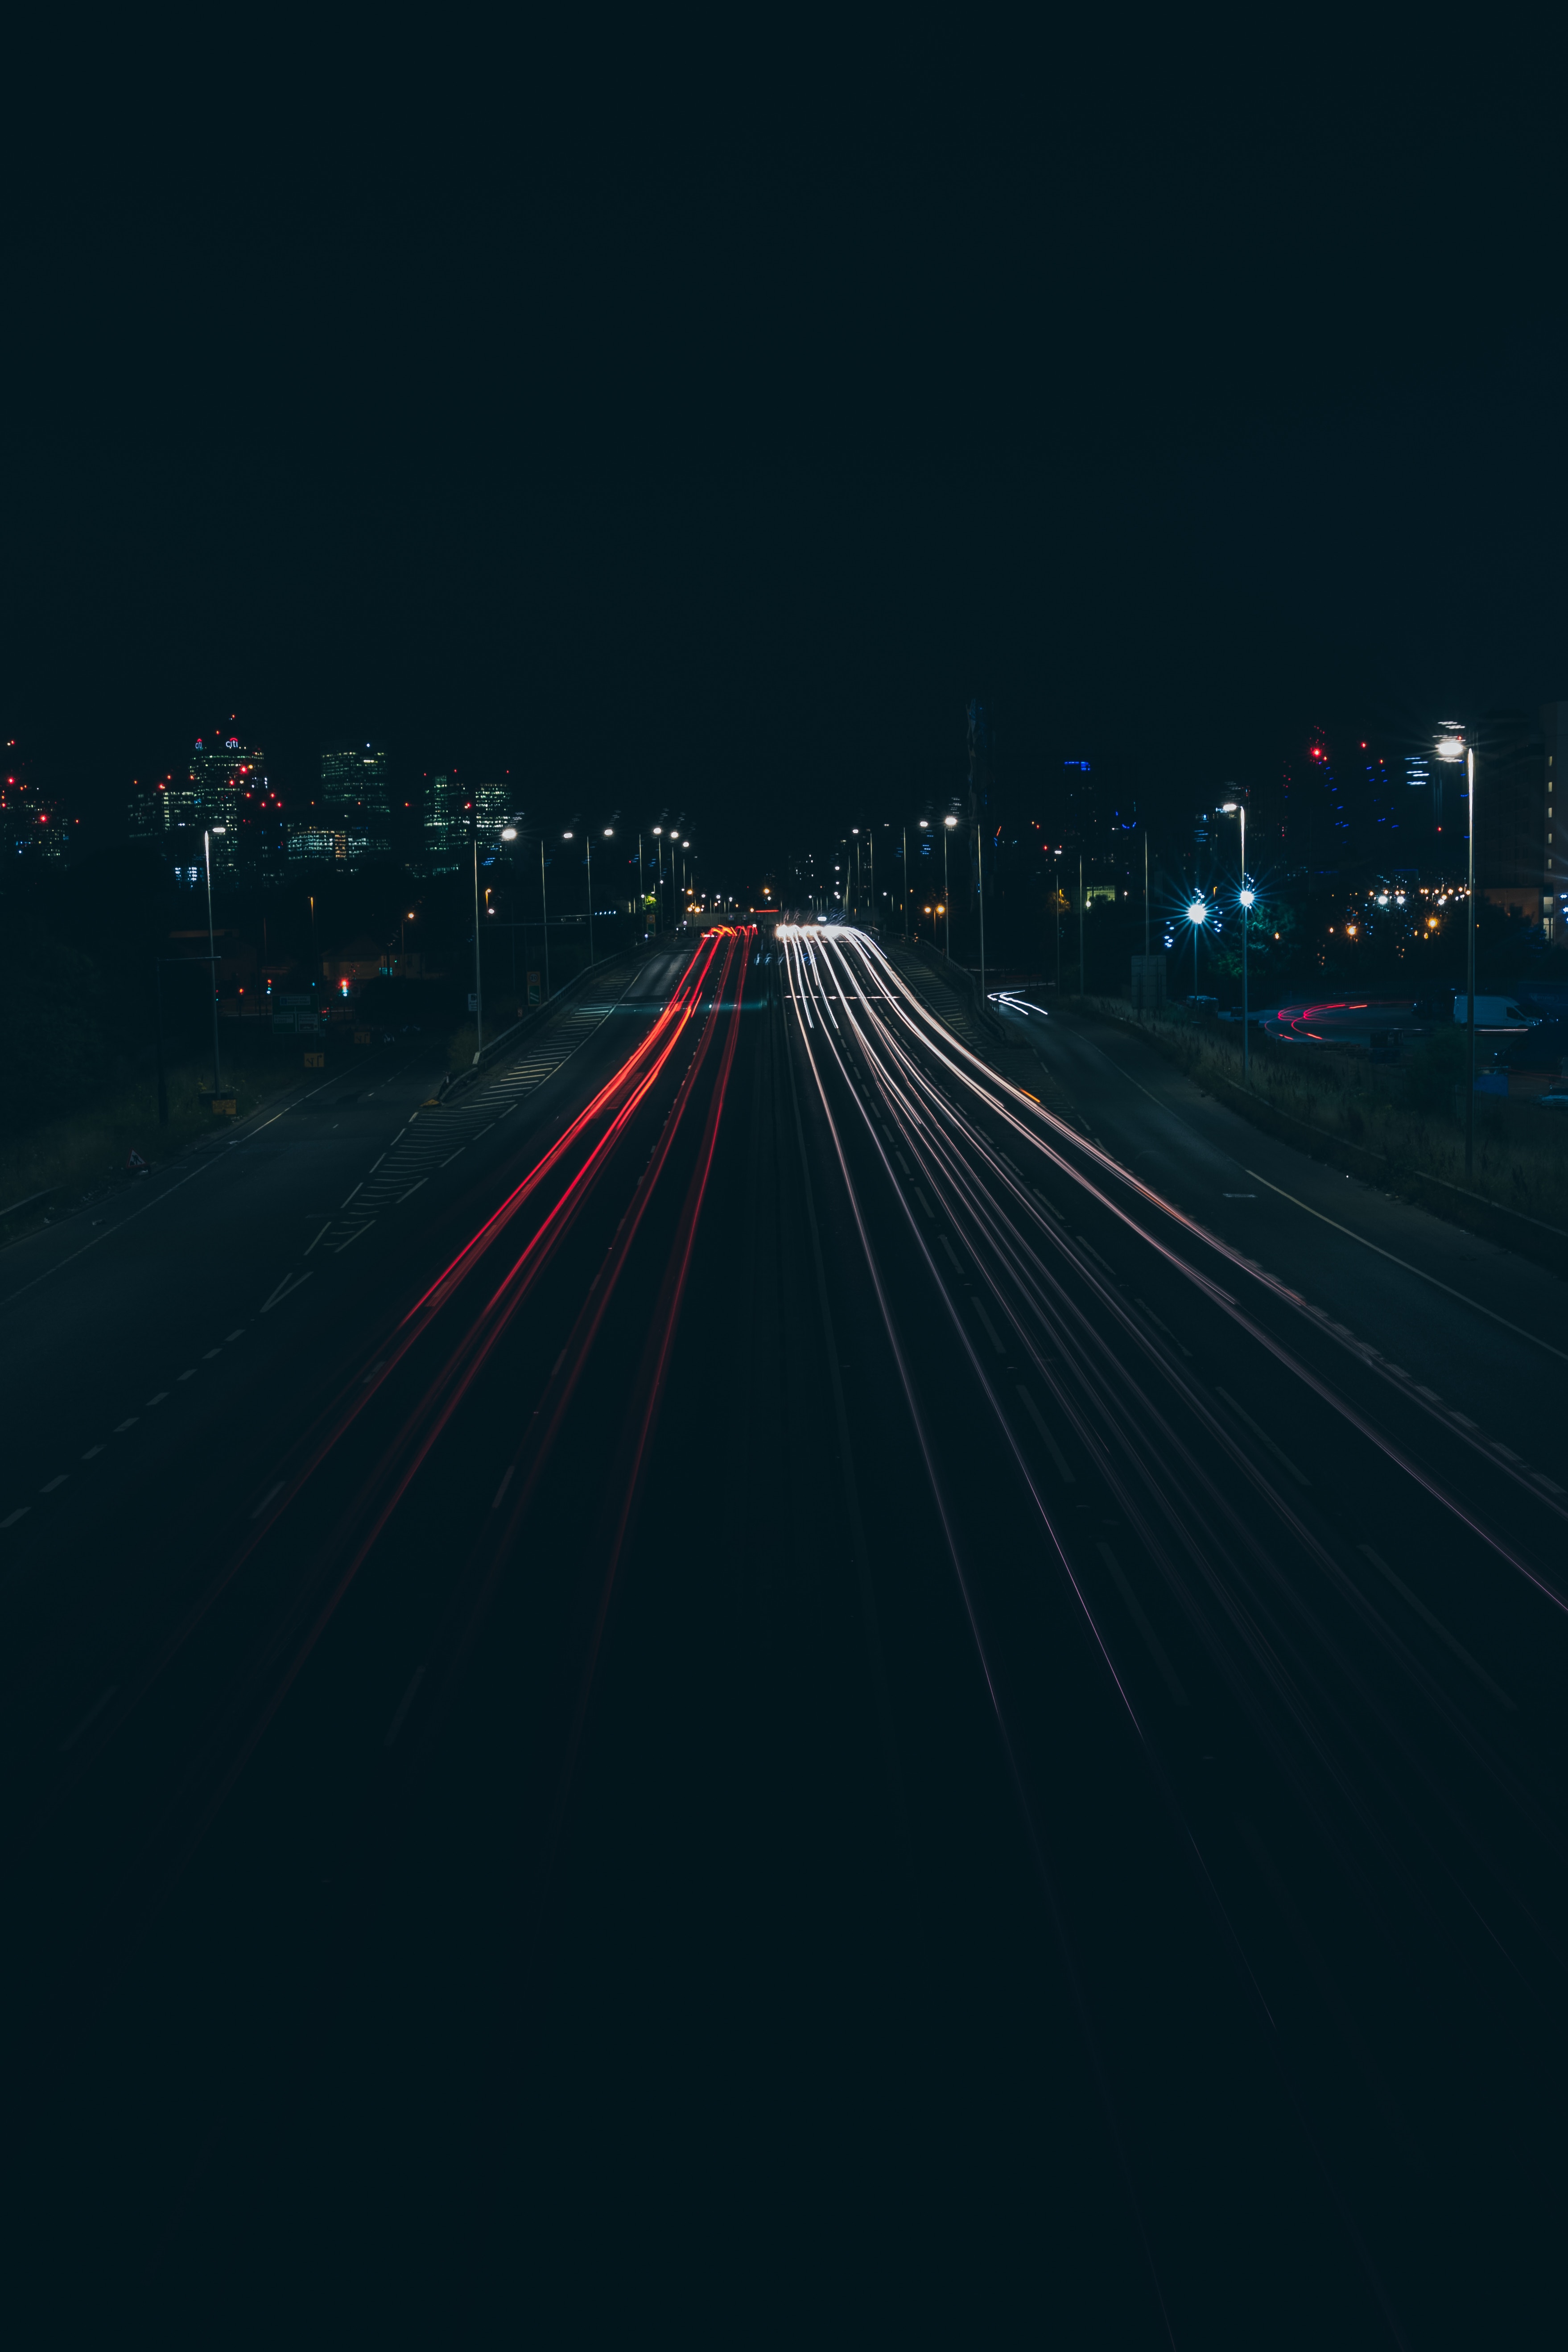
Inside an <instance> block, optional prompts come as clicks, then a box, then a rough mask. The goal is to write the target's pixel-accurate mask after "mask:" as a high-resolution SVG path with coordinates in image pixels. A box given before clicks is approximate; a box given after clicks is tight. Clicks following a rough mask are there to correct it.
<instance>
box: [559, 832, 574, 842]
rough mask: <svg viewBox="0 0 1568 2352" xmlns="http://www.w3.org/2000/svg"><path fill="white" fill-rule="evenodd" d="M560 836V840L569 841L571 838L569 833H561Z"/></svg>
mask: <svg viewBox="0 0 1568 2352" xmlns="http://www.w3.org/2000/svg"><path fill="white" fill-rule="evenodd" d="M561 838H562V840H563V841H570V840H571V838H572V836H571V835H570V834H569V833H563V835H562V836H561Z"/></svg>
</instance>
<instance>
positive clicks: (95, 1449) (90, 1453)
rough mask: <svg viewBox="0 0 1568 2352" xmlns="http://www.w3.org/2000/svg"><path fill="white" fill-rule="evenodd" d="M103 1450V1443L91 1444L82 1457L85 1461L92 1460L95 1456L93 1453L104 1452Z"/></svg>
mask: <svg viewBox="0 0 1568 2352" xmlns="http://www.w3.org/2000/svg"><path fill="white" fill-rule="evenodd" d="M102 1451H103V1448H102V1446H101V1445H89V1447H88V1449H87V1452H86V1453H85V1454H83V1455H82V1457H81V1458H82V1460H83V1461H84V1462H90V1461H91V1460H92V1457H93V1455H94V1454H101V1453H102Z"/></svg>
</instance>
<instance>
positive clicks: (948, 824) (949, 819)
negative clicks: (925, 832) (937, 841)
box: [942, 816, 958, 833]
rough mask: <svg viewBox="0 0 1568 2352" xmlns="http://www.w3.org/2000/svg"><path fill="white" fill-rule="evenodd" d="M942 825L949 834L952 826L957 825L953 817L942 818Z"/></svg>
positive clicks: (956, 820)
mask: <svg viewBox="0 0 1568 2352" xmlns="http://www.w3.org/2000/svg"><path fill="white" fill-rule="evenodd" d="M942 823H943V824H945V825H946V827H947V829H948V831H949V833H951V832H952V828H953V826H954V825H955V824H957V823H958V819H957V818H956V817H955V816H944V817H943V818H942Z"/></svg>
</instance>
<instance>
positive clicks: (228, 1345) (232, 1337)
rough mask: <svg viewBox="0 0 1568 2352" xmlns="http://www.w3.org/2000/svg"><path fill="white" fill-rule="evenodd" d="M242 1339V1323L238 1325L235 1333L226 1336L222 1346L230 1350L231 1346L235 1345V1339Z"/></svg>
mask: <svg viewBox="0 0 1568 2352" xmlns="http://www.w3.org/2000/svg"><path fill="white" fill-rule="evenodd" d="M244 1337H245V1326H244V1324H243V1323H242V1324H241V1325H240V1327H239V1328H238V1330H237V1331H231V1332H230V1333H229V1335H228V1337H227V1339H226V1340H225V1341H224V1343H223V1344H224V1346H225V1347H226V1348H232V1347H233V1345H234V1343H235V1341H236V1340H237V1339H244Z"/></svg>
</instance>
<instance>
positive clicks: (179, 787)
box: [167, 718, 271, 881]
mask: <svg viewBox="0 0 1568 2352" xmlns="http://www.w3.org/2000/svg"><path fill="white" fill-rule="evenodd" d="M167 793H168V803H169V833H170V835H172V836H173V838H172V839H171V841H170V842H169V844H168V845H169V846H170V847H171V848H172V849H173V850H174V853H175V863H176V865H177V866H181V867H182V868H188V867H189V866H193V865H201V864H203V862H204V858H205V851H204V845H203V841H202V836H203V835H204V834H209V833H210V835H211V836H212V870H213V875H214V877H215V878H216V877H218V876H219V875H221V876H222V877H224V879H225V880H230V881H232V880H235V879H237V878H239V877H244V878H245V879H247V880H253V879H260V878H261V875H260V871H259V869H260V867H261V866H262V863H263V861H262V859H261V857H260V856H259V854H258V855H255V856H253V855H252V854H251V853H252V849H253V847H254V848H255V849H256V851H257V852H259V848H260V841H259V830H260V829H259V827H258V824H257V820H258V818H259V815H260V810H261V803H262V802H263V801H264V800H270V798H271V795H270V793H269V792H268V783H267V778H266V775H265V773H264V772H263V763H262V755H261V751H260V750H259V748H258V746H257V745H255V744H250V743H246V742H243V741H242V740H240V737H239V734H238V732H237V722H236V720H235V719H232V718H231V719H230V720H229V722H228V724H227V726H226V727H223V728H219V729H217V730H215V732H214V733H212V734H211V735H198V736H197V738H196V740H195V744H194V745H193V746H192V749H191V755H190V759H189V761H188V762H187V764H186V771H185V775H184V781H183V782H182V781H181V780H180V779H179V778H178V777H177V776H175V777H174V778H171V780H170V782H169V784H168V786H167ZM219 827H221V828H222V830H221V831H219Z"/></svg>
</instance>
